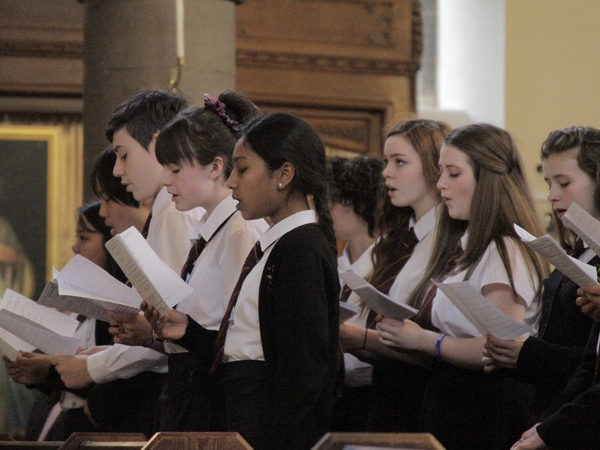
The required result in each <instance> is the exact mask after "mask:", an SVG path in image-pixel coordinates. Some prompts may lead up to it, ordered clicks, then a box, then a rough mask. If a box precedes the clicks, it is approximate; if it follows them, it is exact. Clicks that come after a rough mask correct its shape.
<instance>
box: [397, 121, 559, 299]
mask: <svg viewBox="0 0 600 450" xmlns="http://www.w3.org/2000/svg"><path fill="white" fill-rule="evenodd" d="M446 145H451V146H453V147H456V148H458V149H459V150H460V151H462V152H464V153H465V154H466V155H467V157H468V158H469V162H470V164H471V166H472V167H473V171H474V173H475V180H476V187H475V192H474V194H473V200H472V202H471V211H470V220H469V221H464V220H457V219H453V218H451V217H450V215H449V214H448V209H447V208H444V211H443V212H442V216H441V218H440V221H439V223H438V231H437V236H436V242H435V244H434V251H433V253H432V257H431V259H430V261H429V264H428V267H427V270H426V274H425V277H424V278H423V280H422V281H421V282H420V283H419V285H418V286H417V287H416V288H415V290H414V291H413V293H412V294H411V296H410V298H409V300H408V303H409V304H410V305H413V306H417V307H418V306H419V305H420V303H421V301H422V299H423V298H424V295H425V294H426V292H427V291H428V290H429V286H430V280H431V279H436V278H439V276H440V275H441V274H442V271H443V270H444V266H445V264H446V262H447V261H448V259H449V258H450V256H451V255H452V254H453V252H454V251H455V250H456V248H457V246H458V244H459V241H460V238H461V236H462V235H463V234H464V232H465V231H466V229H467V227H468V229H469V236H470V237H471V239H469V240H468V242H467V244H466V248H464V252H463V254H462V256H461V257H460V258H459V259H458V265H457V267H456V269H455V270H454V271H455V272H461V271H463V270H466V271H467V274H466V276H465V279H469V277H470V276H471V274H472V273H473V270H475V267H476V266H477V263H478V262H479V260H480V259H481V257H482V256H483V254H484V253H485V251H486V249H487V248H488V246H489V245H490V244H491V243H492V242H494V243H495V244H496V246H497V248H498V252H499V254H500V258H501V259H502V262H503V264H504V267H505V268H506V271H507V273H508V278H509V280H510V284H511V287H512V289H513V291H514V293H515V295H517V292H516V289H515V286H514V282H513V274H512V268H511V265H510V261H509V257H508V254H507V251H506V245H505V242H504V238H505V237H510V238H512V239H513V240H514V242H515V245H516V246H517V247H518V248H519V250H520V251H521V253H522V254H523V255H524V257H525V261H526V263H527V265H528V267H529V270H530V272H532V274H533V276H534V277H535V278H537V280H538V282H539V284H538V294H539V290H540V289H541V287H542V281H543V279H544V278H545V277H546V275H547V273H548V266H547V264H546V263H545V262H544V260H543V259H542V258H541V257H540V256H539V255H538V254H537V253H535V252H534V251H533V250H531V249H529V247H527V246H526V245H525V244H524V243H523V242H522V241H521V240H520V239H519V237H518V236H517V234H516V232H515V230H514V227H513V224H517V225H519V226H520V227H522V228H524V229H526V230H528V231H529V232H530V233H532V234H534V235H536V236H540V235H541V234H543V228H542V226H541V223H540V221H539V219H538V216H537V214H536V212H535V207H534V204H533V200H532V197H531V193H530V191H529V187H528V185H527V181H526V179H525V176H524V172H523V164H522V162H521V157H520V155H519V152H518V149H517V147H516V145H515V143H514V141H513V139H512V137H511V136H510V134H509V133H508V132H507V131H505V130H503V129H501V128H498V127H495V126H493V125H488V124H473V125H467V126H464V127H460V128H456V129H455V130H454V131H452V132H451V133H450V134H449V135H448V137H447V138H446Z"/></svg>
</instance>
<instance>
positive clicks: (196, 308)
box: [165, 195, 268, 353]
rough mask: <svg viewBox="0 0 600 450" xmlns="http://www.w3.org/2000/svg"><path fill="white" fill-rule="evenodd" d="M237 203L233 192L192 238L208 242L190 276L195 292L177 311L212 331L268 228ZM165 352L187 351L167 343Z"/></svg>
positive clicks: (203, 222)
mask: <svg viewBox="0 0 600 450" xmlns="http://www.w3.org/2000/svg"><path fill="white" fill-rule="evenodd" d="M236 205H237V201H236V200H234V199H233V198H232V197H231V195H230V196H228V197H226V198H225V199H223V200H222V201H221V203H219V204H218V205H217V207H216V208H215V209H214V211H213V212H212V213H211V214H210V216H208V217H206V214H205V215H204V217H203V218H202V221H201V222H200V223H199V224H198V226H197V227H196V229H195V230H194V234H193V236H194V237H193V240H194V241H195V240H196V239H199V238H200V237H202V238H204V239H205V240H206V241H207V244H206V247H204V250H203V251H202V253H201V254H200V256H199V257H198V259H197V260H196V263H195V264H194V269H193V270H192V273H191V274H189V275H188V277H187V283H188V284H189V285H190V286H191V287H192V288H194V293H193V294H192V295H190V296H189V297H187V298H186V299H184V300H182V301H181V302H179V304H178V305H177V310H178V311H180V312H182V313H185V314H188V315H189V316H190V317H191V318H192V319H194V320H195V321H196V322H198V323H199V324H200V325H202V326H203V327H204V328H207V329H209V330H218V329H219V326H220V325H221V320H222V319H223V315H224V314H225V309H226V308H227V305H228V304H229V299H230V298H231V293H232V291H233V288H234V287H235V284H236V282H237V280H238V277H239V274H240V272H241V271H242V266H243V265H244V261H245V260H246V257H247V256H248V253H250V250H252V247H254V244H255V243H256V241H257V240H258V238H259V237H260V235H261V234H262V233H264V232H265V230H266V229H267V228H268V225H267V222H265V221H264V220H262V219H260V220H252V221H247V220H244V219H243V218H242V215H241V214H240V213H239V212H236V211H237V209H236ZM225 221H227V222H226V223H225V225H223V227H222V228H221V229H220V230H219V231H218V232H217V233H216V234H215V232H216V231H217V230H218V229H219V227H220V226H221V224H223V222H225ZM211 237H212V239H211ZM165 351H166V352H167V353H179V352H185V351H186V350H185V349H183V347H181V346H179V345H177V344H172V343H165Z"/></svg>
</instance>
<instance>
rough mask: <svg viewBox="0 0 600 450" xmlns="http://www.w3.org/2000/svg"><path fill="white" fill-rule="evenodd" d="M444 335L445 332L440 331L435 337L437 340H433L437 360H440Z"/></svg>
mask: <svg viewBox="0 0 600 450" xmlns="http://www.w3.org/2000/svg"><path fill="white" fill-rule="evenodd" d="M445 337H446V333H442V334H440V336H439V337H438V338H437V341H436V342H435V360H436V361H437V362H442V351H441V350H442V341H443V340H444V338H445Z"/></svg>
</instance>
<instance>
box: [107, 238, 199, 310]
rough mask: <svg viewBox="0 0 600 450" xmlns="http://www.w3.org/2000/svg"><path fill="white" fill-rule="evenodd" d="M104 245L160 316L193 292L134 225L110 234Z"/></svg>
mask: <svg viewBox="0 0 600 450" xmlns="http://www.w3.org/2000/svg"><path fill="white" fill-rule="evenodd" d="M106 248H107V249H108V251H109V252H110V254H111V255H112V257H113V258H114V259H115V261H117V263H118V264H119V266H120V267H121V269H122V270H123V272H124V273H125V275H126V276H127V278H128V279H129V281H131V284H133V286H134V287H135V289H136V290H137V291H138V292H139V294H140V295H141V297H142V298H143V299H144V300H146V301H147V302H148V303H150V304H151V305H153V306H154V307H155V308H156V309H157V310H158V312H159V314H160V316H161V317H162V316H164V315H165V314H166V313H167V312H169V311H170V310H171V308H172V307H173V306H175V305H176V304H177V303H179V302H180V301H181V300H183V299H185V298H187V297H188V296H189V295H191V294H192V293H193V289H192V288H191V287H190V286H189V285H188V284H187V283H186V282H185V281H183V280H182V279H181V277H180V276H179V275H178V274H176V273H175V272H174V271H173V270H172V269H171V268H170V267H169V266H168V265H167V264H165V263H164V262H163V261H162V260H161V259H160V258H159V257H158V255H157V254H156V253H155V252H154V250H152V248H151V247H150V245H148V243H147V242H146V240H145V239H144V238H143V236H142V235H141V233H140V232H139V231H138V230H137V229H135V228H134V227H131V228H129V229H127V230H125V231H123V232H122V233H121V234H117V235H116V236H114V237H113V238H112V239H111V240H110V241H108V242H107V243H106Z"/></svg>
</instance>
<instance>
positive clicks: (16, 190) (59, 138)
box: [0, 125, 83, 300]
mask: <svg viewBox="0 0 600 450" xmlns="http://www.w3.org/2000/svg"><path fill="white" fill-rule="evenodd" d="M81 144H82V139H81V129H80V126H76V127H75V128H73V127H67V126H35V125H22V126H21V125H18V126H17V125H14V126H13V125H0V161H1V163H0V291H1V292H0V295H2V294H3V293H4V290H5V289H6V288H7V287H10V288H11V289H13V290H16V291H19V292H21V293H22V294H24V295H26V296H28V297H30V298H32V299H34V300H37V297H38V296H39V294H40V293H41V291H42V290H43V288H44V286H45V285H46V283H47V282H48V281H49V280H50V279H51V278H52V267H53V266H54V267H56V268H57V269H60V268H62V266H64V264H65V263H66V262H67V261H68V260H69V259H70V258H71V256H72V251H71V245H72V243H73V242H74V239H75V227H76V210H77V208H78V207H79V206H81V201H82V172H83V169H82V167H83V163H82V160H83V155H82V153H83V149H82V145H81Z"/></svg>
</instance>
